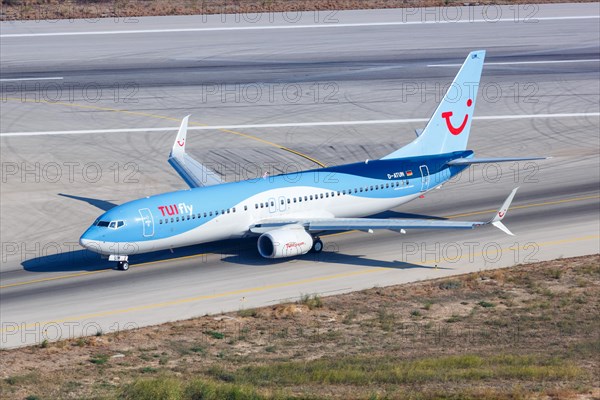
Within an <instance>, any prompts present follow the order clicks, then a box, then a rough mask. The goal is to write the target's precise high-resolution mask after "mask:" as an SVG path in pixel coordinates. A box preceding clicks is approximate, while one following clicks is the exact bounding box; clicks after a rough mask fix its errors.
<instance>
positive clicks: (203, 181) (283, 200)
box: [79, 50, 545, 270]
mask: <svg viewBox="0 0 600 400" xmlns="http://www.w3.org/2000/svg"><path fill="white" fill-rule="evenodd" d="M484 59H485V50H478V51H473V52H471V53H470V54H469V55H468V56H467V58H466V60H465V61H464V63H463V64H462V67H461V68H460V70H459V71H458V73H457V75H456V77H455V78H454V81H453V82H452V84H451V85H450V87H449V89H448V91H447V92H446V94H445V95H444V98H443V99H442V101H441V102H440V104H439V105H438V107H437V109H436V110H435V112H434V113H433V115H432V117H431V119H430V120H429V121H428V123H427V124H426V126H425V128H424V129H423V130H422V131H418V132H417V138H416V139H414V141H412V142H411V143H409V144H408V145H406V146H404V147H402V148H400V149H398V150H396V151H394V152H392V153H391V154H388V155H386V156H385V157H382V158H381V159H379V160H366V161H364V162H358V163H353V164H347V165H339V166H333V167H325V168H321V169H313V170H308V171H303V172H299V173H297V172H296V173H293V174H281V175H274V176H265V177H263V178H258V179H251V180H245V181H239V182H229V183H227V182H223V181H222V180H221V178H220V177H219V175H218V174H216V173H215V172H214V171H212V170H211V169H209V168H207V167H206V166H204V165H202V164H201V163H199V162H198V161H196V160H195V159H194V158H192V157H191V156H190V155H189V154H188V153H186V151H185V145H186V143H187V127H188V120H189V117H190V116H189V115H188V116H187V117H185V118H183V120H182V122H181V126H180V127H179V131H178V133H177V137H176V138H175V142H174V144H173V147H172V150H171V153H170V156H169V159H168V162H169V164H170V165H171V166H172V167H173V168H174V169H175V171H176V172H177V173H178V174H179V175H180V176H181V178H183V180H184V181H185V183H186V184H187V185H188V186H189V189H186V190H180V191H175V192H169V193H163V194H158V195H154V196H149V197H146V198H142V199H138V200H133V201H130V202H127V203H124V204H122V205H118V206H116V207H114V208H112V209H110V210H108V211H107V212H105V213H104V214H102V215H101V216H100V217H99V218H98V219H96V220H95V221H94V223H93V224H92V225H91V226H90V227H89V228H88V229H87V230H86V231H85V232H84V233H83V235H82V236H81V238H80V240H79V243H80V244H81V246H83V247H84V248H86V249H89V250H91V251H93V252H96V253H100V254H101V255H102V256H104V257H106V256H108V259H109V261H116V262H117V269H120V270H127V269H129V256H130V255H133V254H140V253H147V252H154V251H159V250H167V249H170V250H171V251H172V250H173V249H174V248H178V247H183V246H189V245H194V244H200V243H206V242H212V241H217V240H224V239H232V238H242V237H249V236H255V237H258V240H257V249H258V253H259V254H260V255H261V256H262V257H265V258H284V257H295V256H299V255H303V254H306V253H308V252H309V251H313V252H317V253H318V252H321V251H322V250H323V242H322V240H321V239H320V238H319V234H323V233H325V232H328V231H349V230H359V231H365V232H373V230H375V229H386V230H391V231H396V232H400V233H406V230H410V229H473V228H477V227H482V226H485V225H493V226H495V227H497V228H499V229H500V230H502V231H503V232H505V233H506V234H509V235H512V233H511V232H510V231H509V230H508V228H507V227H506V226H505V225H504V224H502V222H501V221H502V220H503V218H504V217H505V216H506V213H507V211H508V208H509V206H510V203H511V201H512V200H513V197H514V196H515V193H516V191H517V189H518V188H516V189H514V190H513V191H512V192H511V193H510V195H509V196H508V197H507V198H506V200H505V201H504V203H503V204H502V206H501V207H500V209H499V210H498V211H497V212H496V214H495V215H494V216H493V217H492V218H491V219H489V220H488V221H475V222H472V221H454V220H453V221H449V220H439V219H423V218H422V219H376V218H365V217H366V216H369V215H375V214H377V213H380V212H383V211H386V210H389V209H392V208H395V207H398V206H400V205H402V204H405V203H407V202H409V201H411V200H414V199H416V198H418V197H422V196H423V195H424V194H425V193H427V192H429V191H431V190H434V189H435V188H438V187H440V186H441V185H442V184H444V183H445V182H447V181H448V180H449V179H451V178H452V177H453V176H455V175H457V174H459V173H460V172H461V171H463V170H464V169H466V168H468V167H469V166H470V165H472V164H481V163H495V162H509V161H523V160H540V159H544V158H545V157H509V158H475V157H474V152H473V151H472V150H467V142H468V139H469V133H470V128H471V123H472V120H473V117H472V116H473V110H474V108H475V102H476V99H477V91H478V85H479V81H480V78H481V72H482V69H483V64H484Z"/></svg>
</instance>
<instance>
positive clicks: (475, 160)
mask: <svg viewBox="0 0 600 400" xmlns="http://www.w3.org/2000/svg"><path fill="white" fill-rule="evenodd" d="M547 158H548V157H504V158H457V159H456V160H452V161H449V162H448V163H447V164H446V165H471V164H491V163H497V162H511V161H532V160H546V159H547Z"/></svg>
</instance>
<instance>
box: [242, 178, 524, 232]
mask: <svg viewBox="0 0 600 400" xmlns="http://www.w3.org/2000/svg"><path fill="white" fill-rule="evenodd" d="M517 189H518V188H515V189H513V191H512V192H511V193H510V195H509V196H508V197H507V198H506V200H505V201H504V203H503V204H502V207H500V209H499V210H498V212H496V215H494V217H493V218H492V219H490V220H489V221H473V222H471V221H450V220H438V219H412V218H411V219H376V218H297V219H295V218H289V219H267V220H263V221H261V222H260V223H258V224H255V225H254V226H253V227H252V228H251V232H253V233H263V232H267V231H269V230H272V229H275V228H277V227H281V226H285V225H292V224H293V225H301V226H304V228H305V229H306V230H307V231H309V232H323V231H349V230H359V231H365V232H371V231H372V230H374V229H388V230H392V231H398V232H402V233H404V230H405V229H473V228H476V227H478V226H483V225H488V224H492V225H494V226H495V227H497V228H498V229H500V230H502V231H503V232H505V233H506V234H509V235H511V236H514V235H513V234H512V232H510V231H509V230H508V228H507V227H506V226H505V225H504V224H502V222H501V221H502V219H503V218H504V216H505V215H506V212H507V211H508V208H509V207H510V203H511V202H512V199H513V198H514V197H515V193H517Z"/></svg>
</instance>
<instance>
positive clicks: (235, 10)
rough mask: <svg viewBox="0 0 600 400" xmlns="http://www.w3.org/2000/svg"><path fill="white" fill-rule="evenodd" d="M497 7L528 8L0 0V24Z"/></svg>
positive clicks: (353, 1)
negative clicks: (170, 16) (62, 20)
mask: <svg viewBox="0 0 600 400" xmlns="http://www.w3.org/2000/svg"><path fill="white" fill-rule="evenodd" d="M565 2H580V1H579V0H574V1H565V0H561V1H558V0H537V1H535V3H536V4H542V3H565ZM529 3H530V2H529ZM500 4H528V2H526V1H521V0H479V1H451V0H362V1H357V0H174V1H172V0H71V1H61V0H2V9H1V13H0V20H9V21H10V20H42V19H49V20H55V19H75V18H88V19H90V18H91V19H95V18H108V17H110V18H116V17H141V16H152V15H196V14H203V15H204V14H246V13H257V12H267V13H268V12H284V11H285V12H297V11H315V10H323V11H324V10H357V9H381V8H408V7H443V6H463V5H500Z"/></svg>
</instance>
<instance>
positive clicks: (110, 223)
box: [96, 221, 125, 229]
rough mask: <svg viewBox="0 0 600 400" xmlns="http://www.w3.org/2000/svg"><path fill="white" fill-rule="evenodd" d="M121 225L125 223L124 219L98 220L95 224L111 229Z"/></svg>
mask: <svg viewBox="0 0 600 400" xmlns="http://www.w3.org/2000/svg"><path fill="white" fill-rule="evenodd" d="M123 225H125V222H124V221H98V223H97V224H96V226H101V227H105V228H111V229H119V228H120V227H122V226H123Z"/></svg>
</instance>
